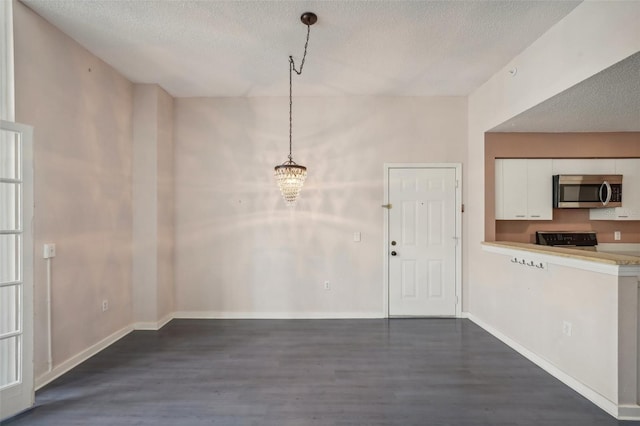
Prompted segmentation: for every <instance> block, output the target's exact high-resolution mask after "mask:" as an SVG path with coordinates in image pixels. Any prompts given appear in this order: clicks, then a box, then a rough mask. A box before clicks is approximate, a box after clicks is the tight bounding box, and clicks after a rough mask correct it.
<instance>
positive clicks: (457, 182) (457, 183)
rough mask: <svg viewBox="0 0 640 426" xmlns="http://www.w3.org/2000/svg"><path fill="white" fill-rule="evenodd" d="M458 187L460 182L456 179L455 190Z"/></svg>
mask: <svg viewBox="0 0 640 426" xmlns="http://www.w3.org/2000/svg"><path fill="white" fill-rule="evenodd" d="M458 185H460V181H459V180H458V179H456V188H457V187H458Z"/></svg>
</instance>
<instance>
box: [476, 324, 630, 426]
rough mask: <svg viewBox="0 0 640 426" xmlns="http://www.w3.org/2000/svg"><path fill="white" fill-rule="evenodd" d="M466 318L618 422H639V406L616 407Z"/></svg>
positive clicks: (539, 358) (484, 326)
mask: <svg viewBox="0 0 640 426" xmlns="http://www.w3.org/2000/svg"><path fill="white" fill-rule="evenodd" d="M466 314H467V318H469V320H470V321H472V322H474V323H475V324H476V325H478V326H479V327H481V328H482V329H484V330H485V331H487V332H488V333H489V334H491V335H493V336H494V337H495V338H497V339H498V340H500V341H502V342H503V343H504V344H506V345H507V346H509V347H510V348H512V349H513V350H515V351H516V352H518V353H519V354H520V355H522V356H524V357H525V358H527V359H528V360H529V361H531V362H533V363H534V364H536V365H537V366H538V367H540V368H542V369H543V370H544V371H546V372H547V373H549V374H551V375H552V376H553V377H555V378H556V379H558V380H560V381H561V382H562V383H564V384H565V385H567V386H569V387H570V388H571V389H573V390H574V391H576V392H578V393H579V394H580V395H582V396H583V397H585V398H586V399H588V400H589V401H591V402H592V403H594V404H595V405H597V406H598V407H600V408H601V409H602V410H604V411H606V412H607V413H608V414H610V415H611V416H613V417H615V418H616V419H618V420H640V406H638V405H620V406H618V405H617V404H616V403H615V402H613V401H611V400H609V399H607V398H606V397H604V396H602V395H601V394H600V393H598V392H596V391H595V390H593V389H591V388H590V387H589V386H587V385H585V384H584V383H582V382H580V381H579V380H576V379H575V378H573V377H571V376H570V375H568V374H567V373H565V372H564V371H562V370H560V369H559V368H558V367H556V366H555V365H553V364H552V363H550V362H549V361H547V360H546V359H544V358H542V357H540V356H538V355H536V354H535V353H533V352H532V351H530V350H529V349H527V348H525V347H524V346H522V345H521V344H519V343H517V342H516V341H515V340H512V339H511V338H509V337H508V336H507V335H505V334H503V333H502V332H500V331H498V330H497V329H495V328H493V327H491V326H490V325H489V324H487V323H486V322H484V321H482V320H481V319H480V318H478V317H476V316H475V315H473V314H471V313H466Z"/></svg>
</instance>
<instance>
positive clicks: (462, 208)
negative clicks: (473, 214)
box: [460, 204, 464, 213]
mask: <svg viewBox="0 0 640 426" xmlns="http://www.w3.org/2000/svg"><path fill="white" fill-rule="evenodd" d="M460 211H461V212H462V213H464V204H462V207H460Z"/></svg>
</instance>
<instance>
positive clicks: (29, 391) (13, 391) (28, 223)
mask: <svg viewBox="0 0 640 426" xmlns="http://www.w3.org/2000/svg"><path fill="white" fill-rule="evenodd" d="M0 127H1V128H2V129H5V130H9V131H13V132H16V133H21V134H22V138H21V152H20V153H19V154H18V155H20V160H21V164H20V167H21V174H22V176H21V179H20V180H21V191H22V196H21V198H22V201H21V203H22V206H21V210H22V212H21V213H22V214H21V227H22V247H21V249H22V262H21V263H22V265H21V268H22V271H21V272H22V273H21V281H22V289H21V290H22V291H21V301H20V309H21V311H22V312H21V315H20V317H21V318H20V323H21V324H20V331H21V334H22V347H21V353H20V357H21V361H20V363H21V365H20V371H19V377H20V380H19V384H17V385H16V386H13V387H10V388H8V389H5V390H3V392H6V394H5V395H6V396H7V397H8V398H7V399H5V400H4V401H0V405H3V404H2V403H1V402H4V403H5V404H6V405H3V407H2V408H4V409H6V410H7V411H5V412H0V421H4V420H5V417H7V418H8V417H11V416H14V415H16V414H18V413H20V412H22V411H24V410H26V409H28V408H30V407H32V406H33V404H34V402H35V401H34V400H35V390H34V371H33V370H34V356H33V354H34V351H33V347H34V332H33V327H34V324H33V323H34V302H33V300H34V284H33V262H34V251H33V244H34V243H33V241H34V229H33V215H34V198H33V192H34V191H33V186H34V180H33V179H34V178H33V164H34V163H33V127H31V126H27V125H25V124H20V123H14V122H10V121H4V120H0ZM0 398H2V395H0ZM8 410H11V411H10V412H9V411H8ZM16 410H17V411H16ZM7 412H9V415H7V414H6V413H7Z"/></svg>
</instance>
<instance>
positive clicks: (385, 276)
mask: <svg viewBox="0 0 640 426" xmlns="http://www.w3.org/2000/svg"><path fill="white" fill-rule="evenodd" d="M390 169H455V172H456V206H455V210H456V217H455V221H456V239H457V244H456V265H455V271H456V283H455V286H456V297H457V298H456V316H455V317H456V318H461V317H462V163H384V165H383V170H384V204H383V205H382V207H383V214H382V216H383V231H382V232H383V237H382V240H383V241H382V259H383V261H382V265H383V266H382V316H383V318H389V209H388V208H384V207H385V206H386V205H387V204H389V170H390ZM391 208H393V206H392V207H391Z"/></svg>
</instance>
